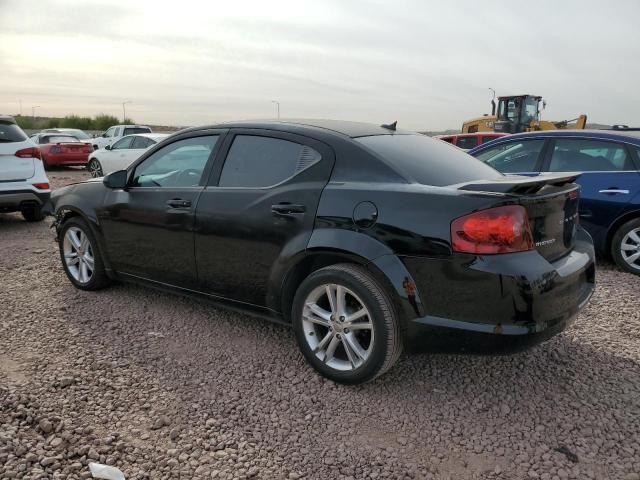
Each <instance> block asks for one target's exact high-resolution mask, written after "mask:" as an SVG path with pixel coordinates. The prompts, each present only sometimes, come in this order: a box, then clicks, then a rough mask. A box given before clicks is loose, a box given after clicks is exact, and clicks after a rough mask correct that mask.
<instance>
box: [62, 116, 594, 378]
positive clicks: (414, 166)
mask: <svg viewBox="0 0 640 480" xmlns="http://www.w3.org/2000/svg"><path fill="white" fill-rule="evenodd" d="M577 208H578V187H577V186H576V185H575V184H574V183H573V177H571V176H569V177H567V176H551V177H547V178H544V179H540V178H536V179H531V178H527V177H505V176H503V175H502V174H500V173H498V172H497V171H496V170H494V169H492V168H490V167H488V166H486V165H484V164H483V163H482V162H479V161H477V160H475V159H474V158H473V157H470V156H469V155H467V154H465V153H463V152H461V151H460V150H459V149H457V148H455V147H453V146H451V145H448V144H446V143H444V142H441V141H439V140H434V139H430V138H428V137H425V136H423V135H420V134H416V133H413V132H404V131H396V130H395V128H394V126H386V127H378V126H372V125H368V124H360V123H351V122H333V121H301V122H275V121H274V122H246V123H229V124H223V125H217V126H212V127H202V128H192V129H188V130H184V131H182V132H179V133H177V134H175V135H173V136H171V137H169V138H167V139H165V140H164V141H162V142H160V143H159V144H157V145H156V146H154V147H152V148H151V149H150V150H149V151H148V152H146V153H145V154H144V155H143V156H142V157H140V159H138V160H137V161H136V162H135V163H134V164H133V165H131V167H129V168H128V169H127V170H121V171H117V172H113V173H112V174H110V175H107V176H106V177H105V178H104V180H102V179H93V180H90V181H87V182H84V183H80V184H75V185H70V186H67V187H65V188H63V189H60V190H57V191H55V192H54V194H53V196H52V208H51V211H52V212H54V213H55V215H56V217H57V223H56V225H57V232H58V238H59V244H60V255H61V258H62V263H63V266H64V269H65V271H66V273H67V275H68V277H69V279H70V280H71V282H72V283H73V284H74V285H75V286H76V287H78V288H81V289H85V290H95V289H98V288H102V287H104V286H106V285H107V284H108V283H109V282H110V281H112V280H116V279H121V280H136V281H144V282H147V283H149V284H151V285H156V286H161V287H170V288H174V289H176V290H179V291H182V292H185V293H189V294H195V295H199V296H203V297H205V298H209V299H212V300H215V301H217V302H221V303H225V304H227V305H230V306H232V307H235V308H241V309H243V310H245V311H249V312H251V313H254V314H258V315H262V316H265V317H268V318H270V319H273V320H276V321H281V322H285V323H287V324H291V325H292V326H293V329H294V332H295V335H296V338H297V341H298V344H299V346H300V348H301V350H302V353H303V354H304V356H305V357H306V359H307V360H308V361H309V363H310V364H311V365H312V366H313V367H314V368H316V369H317V370H318V371H319V372H320V373H322V374H323V375H325V376H327V377H329V378H332V379H334V380H336V381H339V382H344V383H360V382H364V381H367V380H371V379H373V378H375V377H376V376H378V375H380V374H382V373H383V372H385V371H386V370H387V369H389V368H390V367H391V366H392V365H393V364H394V362H395V361H396V359H397V358H398V355H399V354H400V352H401V350H402V348H403V345H410V344H412V343H413V344H415V343H419V342H420V339H421V338H423V337H421V335H419V334H421V333H428V334H433V333H443V332H448V333H453V337H454V339H457V338H461V334H463V333H465V332H466V333H471V334H473V335H474V336H475V338H476V339H478V340H480V339H487V338H490V339H496V340H500V341H502V342H504V343H507V344H510V345H513V346H522V345H527V344H531V343H535V342H538V341H541V340H543V339H545V338H548V337H549V336H550V335H553V334H554V333H556V332H559V331H560V330H562V329H563V328H564V327H565V326H566V325H567V323H568V322H569V321H570V320H571V319H572V318H573V317H574V316H575V315H576V313H577V312H578V310H579V309H580V308H581V307H582V306H583V305H584V304H585V303H586V302H587V300H588V299H589V297H590V295H591V293H592V290H593V285H594V274H595V269H594V260H593V259H594V254H593V246H592V243H591V239H590V237H589V236H588V235H587V234H586V233H585V232H584V231H583V230H582V229H581V228H580V227H579V225H578V224H577V223H576V218H577V211H578V210H577Z"/></svg>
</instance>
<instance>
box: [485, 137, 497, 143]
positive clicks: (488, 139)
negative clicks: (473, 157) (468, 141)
mask: <svg viewBox="0 0 640 480" xmlns="http://www.w3.org/2000/svg"><path fill="white" fill-rule="evenodd" d="M496 138H500V137H482V143H489V142H491V141H492V140H495V139H496Z"/></svg>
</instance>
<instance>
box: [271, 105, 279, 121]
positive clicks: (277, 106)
mask: <svg viewBox="0 0 640 480" xmlns="http://www.w3.org/2000/svg"><path fill="white" fill-rule="evenodd" d="M271 103H275V104H276V108H277V112H278V120H280V102H278V101H277V100H271Z"/></svg>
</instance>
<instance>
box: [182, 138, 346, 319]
mask: <svg viewBox="0 0 640 480" xmlns="http://www.w3.org/2000/svg"><path fill="white" fill-rule="evenodd" d="M221 153H222V155H221V158H223V157H226V158H225V159H224V162H222V161H221V162H219V163H218V164H216V166H215V168H214V170H213V174H212V177H211V180H210V182H209V185H208V186H207V187H206V188H205V189H204V191H203V192H202V195H201V198H200V201H199V202H198V208H197V210H196V235H195V245H196V247H195V248H196V261H197V265H198V280H199V283H200V290H201V291H203V292H205V293H209V294H213V295H217V296H221V297H225V298H228V299H232V300H235V301H240V302H244V303H248V304H252V305H257V306H261V307H264V306H267V305H268V304H269V300H270V299H268V298H267V286H268V285H269V278H270V277H271V276H272V274H273V272H274V269H276V268H277V266H278V265H281V264H282V263H283V262H285V261H286V260H287V258H289V257H290V256H291V255H293V254H294V253H296V252H299V251H302V250H304V249H305V248H306V245H307V243H308V240H309V237H310V236H311V233H312V230H313V225H314V221H315V215H316V209H317V206H318V202H319V200H320V194H321V193H322V189H323V188H324V186H325V185H326V184H327V182H328V180H329V176H330V174H331V169H332V168H333V161H334V156H333V151H332V150H331V149H330V148H329V147H328V146H327V145H325V144H323V143H321V142H317V141H314V140H311V139H309V138H307V137H301V136H298V135H293V134H287V133H282V132H269V131H266V130H239V131H235V132H234V133H233V135H230V136H229V138H228V139H227V140H226V141H225V146H224V147H223V152H221Z"/></svg>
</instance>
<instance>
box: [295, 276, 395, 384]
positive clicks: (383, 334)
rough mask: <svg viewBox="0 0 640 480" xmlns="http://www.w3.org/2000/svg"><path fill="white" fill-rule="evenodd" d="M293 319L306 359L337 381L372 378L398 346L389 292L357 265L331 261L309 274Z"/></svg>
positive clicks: (390, 362) (392, 360)
mask: <svg viewBox="0 0 640 480" xmlns="http://www.w3.org/2000/svg"><path fill="white" fill-rule="evenodd" d="M292 321H293V327H294V331H295V335H296V340H297V342H298V346H299V347H300V350H301V351H302V354H303V355H304V356H305V358H306V359H307V361H308V362H309V363H310V364H311V366H313V368H315V369H316V370H317V371H318V372H319V373H320V374H322V375H323V376H325V377H327V378H330V379H331V380H334V381H336V382H340V383H346V384H359V383H364V382H368V381H370V380H373V379H374V378H376V377H377V376H379V375H382V374H383V373H385V372H386V371H387V370H389V368H391V367H392V366H393V365H394V364H395V363H396V361H397V360H398V357H399V355H400V352H401V351H402V342H401V338H400V328H399V321H398V316H397V314H396V313H395V310H394V308H393V304H392V302H391V300H390V299H389V296H388V295H387V293H386V292H385V290H384V288H383V287H382V286H380V285H379V284H378V282H377V281H376V280H375V279H374V278H373V277H372V276H371V274H370V273H369V272H367V270H366V269H364V268H363V267H360V266H358V265H352V264H338V265H332V266H330V267H325V268H322V269H320V270H317V271H315V272H313V273H312V274H311V275H309V276H308V277H307V278H306V279H305V280H304V281H303V282H302V284H301V285H300V288H299V289H298V291H297V292H296V296H295V299H294V304H293V309H292Z"/></svg>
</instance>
